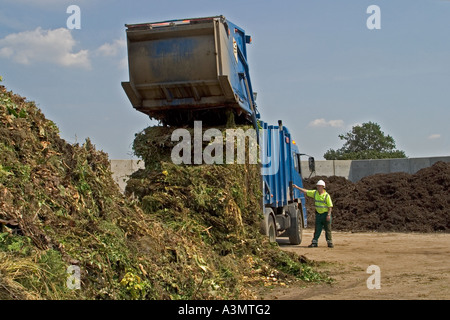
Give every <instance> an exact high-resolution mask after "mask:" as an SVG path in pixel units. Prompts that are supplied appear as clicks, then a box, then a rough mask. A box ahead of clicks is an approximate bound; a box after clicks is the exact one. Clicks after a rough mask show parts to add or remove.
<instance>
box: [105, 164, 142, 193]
mask: <svg viewBox="0 0 450 320" xmlns="http://www.w3.org/2000/svg"><path fill="white" fill-rule="evenodd" d="M144 167H145V166H144V161H141V160H111V171H112V173H113V174H112V177H113V179H114V181H115V182H116V183H117V184H118V185H119V188H120V190H121V191H122V192H124V191H125V187H126V185H127V180H128V178H129V176H130V175H131V174H132V173H133V172H135V171H137V170H139V169H143V168H144Z"/></svg>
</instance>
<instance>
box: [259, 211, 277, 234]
mask: <svg viewBox="0 0 450 320" xmlns="http://www.w3.org/2000/svg"><path fill="white" fill-rule="evenodd" d="M261 233H262V234H263V235H265V236H267V237H268V238H269V242H276V241H277V229H276V225H275V221H274V219H273V211H272V209H270V208H266V209H265V212H264V219H263V220H262V221H261Z"/></svg>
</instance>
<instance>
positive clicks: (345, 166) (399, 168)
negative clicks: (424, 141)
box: [302, 157, 450, 182]
mask: <svg viewBox="0 0 450 320" xmlns="http://www.w3.org/2000/svg"><path fill="white" fill-rule="evenodd" d="M438 161H444V162H450V157H429V158H406V159H380V160H321V161H316V172H315V173H313V174H312V176H315V175H317V176H333V175H334V176H339V177H345V178H347V179H349V180H350V181H353V182H356V181H358V180H361V179H362V178H364V177H367V176H371V175H374V174H377V173H392V172H406V173H410V174H414V173H416V172H417V171H419V170H420V169H423V168H427V167H430V166H432V165H433V164H435V163H436V162H438ZM302 172H303V175H304V176H305V177H308V176H309V175H310V171H309V169H308V162H307V161H302Z"/></svg>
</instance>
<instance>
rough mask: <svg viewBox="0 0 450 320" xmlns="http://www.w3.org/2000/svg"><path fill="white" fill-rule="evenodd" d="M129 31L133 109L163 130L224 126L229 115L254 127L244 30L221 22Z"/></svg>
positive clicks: (175, 23) (139, 26) (128, 84)
mask: <svg viewBox="0 0 450 320" xmlns="http://www.w3.org/2000/svg"><path fill="white" fill-rule="evenodd" d="M126 27H127V31H126V33H127V44H128V65H129V78H130V81H129V82H122V86H123V88H124V90H125V92H126V94H127V96H128V98H129V99H130V101H131V103H132V105H133V107H134V108H136V109H137V110H139V111H141V112H143V113H146V114H148V115H149V116H150V117H151V118H154V119H157V120H160V121H162V122H163V123H164V124H173V125H186V124H188V123H190V122H192V121H193V120H202V121H204V122H206V123H211V124H217V123H226V121H227V120H228V117H230V110H233V112H234V115H235V121H236V122H238V123H239V122H247V121H253V122H254V124H255V122H256V120H255V117H256V113H257V111H256V105H255V101H254V97H253V90H252V86H251V81H250V76H249V69H248V64H247V49H246V45H247V44H248V43H250V42H251V38H250V36H248V35H246V34H245V31H244V30H242V29H241V28H239V27H238V26H236V25H235V24H233V23H231V22H229V21H227V20H226V19H225V17H223V16H216V17H208V18H196V19H185V20H171V21H164V22H156V23H144V24H130V25H126Z"/></svg>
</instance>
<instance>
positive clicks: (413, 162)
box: [111, 156, 450, 192]
mask: <svg viewBox="0 0 450 320" xmlns="http://www.w3.org/2000/svg"><path fill="white" fill-rule="evenodd" d="M438 161H444V162H450V156H449V157H431V158H407V159H380V160H318V161H316V172H314V173H312V175H311V176H327V177H329V176H339V177H345V178H346V179H349V180H350V181H353V182H356V181H358V180H360V179H362V178H364V177H367V176H370V175H373V174H377V173H391V172H406V173H410V174H414V173H416V172H417V171H419V170H420V169H423V168H427V167H430V166H432V165H433V164H435V163H436V162H438ZM301 167H302V172H303V176H304V178H308V177H309V176H310V174H311V173H310V171H309V168H308V161H302V163H301ZM140 168H144V162H143V161H141V160H111V171H112V172H113V179H114V181H116V182H117V184H118V185H119V187H120V189H121V190H122V192H123V191H124V190H125V186H126V181H127V180H128V177H129V176H130V175H131V174H132V173H133V172H135V171H137V170H138V169H140Z"/></svg>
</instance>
